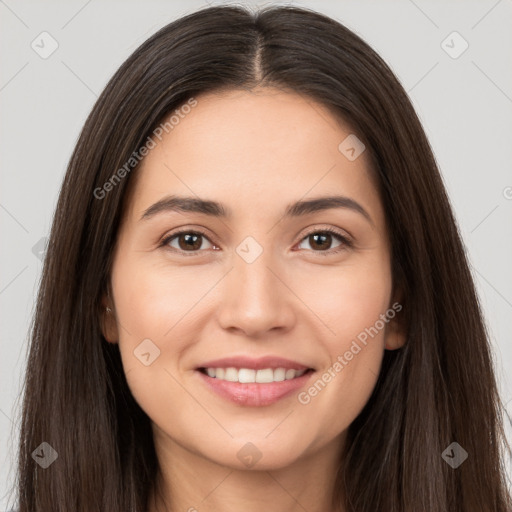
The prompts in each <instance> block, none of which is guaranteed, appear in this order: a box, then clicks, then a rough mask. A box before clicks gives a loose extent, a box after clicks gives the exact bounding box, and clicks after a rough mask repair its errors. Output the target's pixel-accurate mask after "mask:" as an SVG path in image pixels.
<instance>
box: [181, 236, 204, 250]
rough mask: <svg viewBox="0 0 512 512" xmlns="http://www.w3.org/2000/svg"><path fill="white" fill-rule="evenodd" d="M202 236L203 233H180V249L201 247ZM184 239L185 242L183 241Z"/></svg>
mask: <svg viewBox="0 0 512 512" xmlns="http://www.w3.org/2000/svg"><path fill="white" fill-rule="evenodd" d="M200 238H201V235H195V234H191V233H187V234H184V235H180V236H179V237H178V241H179V246H180V249H183V250H185V251H186V250H190V249H199V248H200V247H201V241H200ZM198 240H199V242H198ZM183 241H184V243H182V242H183Z"/></svg>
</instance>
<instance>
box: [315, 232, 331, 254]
mask: <svg viewBox="0 0 512 512" xmlns="http://www.w3.org/2000/svg"><path fill="white" fill-rule="evenodd" d="M330 237H331V235H330V234H328V233H326V234H318V233H315V234H314V235H310V239H313V240H314V244H312V245H311V246H312V247H313V245H317V246H318V247H319V248H320V249H321V250H326V249H329V247H330V245H331V243H330V242H331V240H329V241H328V243H325V242H326V240H327V239H330ZM319 240H320V243H319Z"/></svg>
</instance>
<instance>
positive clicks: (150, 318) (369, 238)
mask: <svg viewBox="0 0 512 512" xmlns="http://www.w3.org/2000/svg"><path fill="white" fill-rule="evenodd" d="M196 100H197V104H195V106H194V107H193V108H191V109H187V112H188V113H187V114H186V115H182V116H180V117H179V122H177V123H176V122H175V123H173V128H172V130H169V131H168V133H165V131H164V135H163V137H162V139H161V141H160V140H158V138H156V137H155V138H154V141H155V143H156V144H155V147H153V149H151V150H150V151H149V154H147V156H146V157H145V159H144V160H143V163H142V165H141V166H140V167H139V168H138V169H137V170H136V171H133V172H134V173H137V174H136V175H134V176H133V178H134V179H135V182H134V183H132V184H131V185H132V186H133V188H132V190H131V194H130V196H129V198H128V202H127V208H126V210H125V214H124V217H123V222H122V225H121V227H120V231H119V236H118V241H117V245H116V249H115V254H114V260H113V267H112V273H111V290H112V292H111V295H110V296H109V297H104V304H105V305H109V307H110V308H111V309H112V310H113V311H112V313H109V314H106V316H105V318H104V320H103V332H104V335H105V338H106V339H107V340H108V341H110V342H112V343H119V349H120V353H121V357H122V362H123V367H124V371H125V373H126V377H127V381H128V384H129V386H130V389H131V391H132V393H133V395H134V397H135V399H136V400H137V402H138V403H139V405H140V406H141V408H142V409H143V410H144V411H145V412H146V413H147V415H148V416H149V418H150V419H151V421H152V423H153V428H154V432H155V437H156V438H157V439H159V442H162V443H168V446H172V445H173V444H174V445H179V446H180V447H182V448H185V449H186V450H188V451H189V452H191V453H193V454H195V455H197V456H199V457H202V458H204V459H208V460H209V461H212V462H215V463H218V464H221V465H224V466H229V467H232V468H249V467H251V464H253V463H254V461H256V460H257V468H258V469H272V468H278V467H284V466H287V465H290V464H293V463H294V462H296V461H298V460H300V459H303V458H306V457H308V456H311V455H313V454H314V453H316V452H319V451H321V450H322V449H325V448H326V447H327V446H328V445H335V444H337V443H338V444H340V443H341V440H342V439H343V434H344V432H345V431H346V429H347V428H348V426H349V425H350V423H351V422H352V421H353V420H354V419H355V418H356V416H357V415H358V414H359V412H360V411H361V409H362V408H363V406H364V405H365V403H366V402H367V401H368V399H369V397H370V394H371V392H372V390H373V388H374V386H375V383H376V380H377V375H378V373H379V369H380V364H381V360H382V356H383V351H384V349H385V348H388V349H394V348H397V347H399V346H401V344H402V343H403V336H402V335H401V334H400V330H399V329H398V328H397V327H396V325H398V322H397V318H399V316H400V315H399V313H398V310H399V309H400V308H401V305H397V303H396V302H395V299H396V297H393V296H392V276H391V261H390V246H389V241H388V238H389V237H388V233H387V230H386V222H385V217H384V211H383V207H382V204H381V202H380V199H379V196H378V193H377V189H376V186H375V183H374V181H373V178H372V176H371V174H370V170H369V167H368V162H369V160H368V159H367V153H366V152H365V151H363V152H362V153H361V154H360V155H359V156H357V153H358V149H359V146H357V144H356V146H354V139H353V138H350V139H348V140H347V141H345V139H346V138H347V137H348V136H349V135H351V131H350V128H349V127H347V126H343V125H342V124H341V123H340V122H339V121H337V120H336V119H335V118H334V117H333V115H332V114H331V113H330V112H329V111H328V110H327V109H325V108H324V107H322V106H321V105H320V104H318V103H315V102H314V101H312V100H310V99H305V98H304V97H302V96H299V95H296V94H293V93H288V92H283V91H280V90H277V89H259V90H254V91H252V92H248V91H230V92H223V93H216V94H211V93H210V94H207V95H203V96H199V97H197V98H196ZM189 110H190V111H189ZM352 137H353V136H352ZM344 141H345V142H344ZM350 142H352V144H350ZM356 142H357V141H356ZM342 143H343V144H342ZM340 144H341V149H340ZM352 146H353V147H355V151H351V150H350V147H352ZM347 148H348V149H347ZM354 156H356V157H357V158H355V159H354ZM349 157H350V158H349ZM334 197H336V198H337V199H333V200H331V201H330V202H327V201H323V199H325V198H334ZM170 198H172V199H173V201H169V199H170ZM179 198H189V199H190V200H189V201H185V202H183V201H182V202H180V201H179ZM105 200H108V198H106V199H105ZM317 200H319V201H317ZM202 201H208V202H214V203H215V205H213V204H212V203H202ZM296 203H299V204H298V205H297V204H296ZM155 205H156V206H155ZM293 205H295V206H293ZM393 317H394V318H393ZM228 368H230V369H228ZM251 461H252V462H251Z"/></svg>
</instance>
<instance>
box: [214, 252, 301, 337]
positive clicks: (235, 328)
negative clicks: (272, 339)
mask: <svg viewBox="0 0 512 512" xmlns="http://www.w3.org/2000/svg"><path fill="white" fill-rule="evenodd" d="M233 261H234V263H233V268H232V269H231V271H230V272H229V273H228V275H227V276H226V278H225V279H224V284H223V289H222V297H221V300H220V302H221V304H220V307H219V308H218V310H217V314H218V321H219V323H220V325H221V327H222V328H223V329H225V330H229V331H232V332H240V333H243V334H244V335H245V336H247V337H252V338H262V337H268V335H269V333H270V332H281V333H283V332H286V331H288V330H290V329H291V328H292V327H293V325H294V323H295V321H296V314H295V306H296V302H297V298H296V297H295V296H294V294H293V293H292V291H291V290H290V289H289V288H288V287H289V286H290V284H289V283H287V279H286V277H285V276H284V275H283V272H282V271H279V270H277V269H276V264H275V263H274V264H273V262H272V261H271V258H270V257H267V255H266V253H265V252H263V254H262V255H261V256H260V257H259V258H258V259H257V260H256V261H254V262H252V263H247V262H246V261H244V260H243V259H242V258H239V257H238V256H237V255H235V258H234V260H233ZM292 289H293V287H292Z"/></svg>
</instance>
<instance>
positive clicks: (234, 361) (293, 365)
mask: <svg viewBox="0 0 512 512" xmlns="http://www.w3.org/2000/svg"><path fill="white" fill-rule="evenodd" d="M199 368H248V369H252V370H262V369H264V368H272V369H276V368H285V369H287V370H288V369H293V370H308V369H310V368H311V367H310V366H306V365H303V364H301V363H298V362H297V361H291V360H290V359H284V358H282V357H277V356H264V357H259V358H252V357H247V356H233V357H223V358H222V359H215V360H212V361H207V362H205V363H203V364H201V365H200V366H198V369H199ZM311 369H312V368H311Z"/></svg>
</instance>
